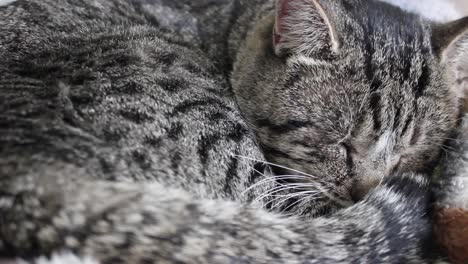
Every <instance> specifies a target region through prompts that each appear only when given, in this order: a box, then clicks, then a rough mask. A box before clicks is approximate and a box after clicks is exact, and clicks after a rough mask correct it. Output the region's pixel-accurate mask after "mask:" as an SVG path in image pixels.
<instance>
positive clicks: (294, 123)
mask: <svg viewBox="0 0 468 264" xmlns="http://www.w3.org/2000/svg"><path fill="white" fill-rule="evenodd" d="M256 125H257V126H259V127H266V128H268V129H269V130H271V131H272V132H275V133H277V134H286V133H289V132H293V131H296V130H299V129H301V128H304V127H311V126H312V125H313V124H312V123H311V122H309V121H299V120H289V121H288V122H286V123H284V124H280V125H277V124H274V123H273V122H271V121H270V120H269V119H266V118H264V119H259V120H257V122H256Z"/></svg>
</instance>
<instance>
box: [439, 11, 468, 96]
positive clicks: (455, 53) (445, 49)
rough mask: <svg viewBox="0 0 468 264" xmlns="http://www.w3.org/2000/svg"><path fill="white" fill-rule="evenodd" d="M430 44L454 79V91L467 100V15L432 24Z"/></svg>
mask: <svg viewBox="0 0 468 264" xmlns="http://www.w3.org/2000/svg"><path fill="white" fill-rule="evenodd" d="M432 45H433V47H434V51H435V52H436V55H438V57H439V59H440V62H441V63H443V64H445V65H447V67H448V70H450V71H451V72H452V73H453V75H452V76H453V77H454V79H455V86H456V87H455V92H457V94H458V96H459V97H460V98H464V99H465V105H466V102H468V100H466V98H467V96H466V95H467V94H468V17H465V18H462V19H459V20H455V21H453V22H449V23H447V24H442V25H435V26H433V32H432Z"/></svg>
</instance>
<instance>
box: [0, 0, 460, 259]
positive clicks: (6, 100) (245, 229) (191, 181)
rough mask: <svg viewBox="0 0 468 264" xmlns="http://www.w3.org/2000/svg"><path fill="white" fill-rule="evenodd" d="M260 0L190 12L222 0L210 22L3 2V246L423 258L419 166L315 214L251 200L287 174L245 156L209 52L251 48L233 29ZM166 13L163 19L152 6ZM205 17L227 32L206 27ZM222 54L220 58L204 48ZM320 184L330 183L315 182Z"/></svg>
mask: <svg viewBox="0 0 468 264" xmlns="http://www.w3.org/2000/svg"><path fill="white" fill-rule="evenodd" d="M169 2H170V1H169ZM205 2H206V3H205V4H211V5H213V6H216V3H215V2H212V1H205ZM262 2H263V1H240V2H237V1H234V2H229V3H227V6H223V5H220V6H219V9H216V8H213V9H212V10H211V11H210V12H208V13H207V14H204V15H205V16H200V17H201V18H200V21H203V23H208V22H207V21H208V20H209V19H208V18H207V17H208V15H212V14H213V13H216V12H218V11H219V12H220V13H222V14H226V13H228V14H230V16H231V18H230V19H228V21H224V20H223V21H221V22H219V23H218V21H217V20H216V19H214V20H213V21H212V24H210V25H207V26H206V27H207V29H206V28H205V29H203V28H201V27H200V24H198V23H200V21H198V20H197V19H195V18H194V19H193V20H190V19H189V20H188V21H189V22H187V23H188V24H183V23H182V22H181V21H184V20H182V19H181V17H184V15H187V14H190V12H193V10H195V13H196V12H199V13H204V12H202V11H199V10H197V8H194V9H193V10H189V11H190V12H189V11H187V10H185V9H184V8H183V7H184V5H182V4H181V6H177V4H174V3H173V4H170V3H169V4H167V5H163V3H159V2H158V3H153V4H154V6H153V7H152V6H151V4H149V3H147V2H145V1H123V0H122V1H105V0H100V1H95V0H93V1H91V0H81V1H76V0H70V1H60V2H58V1H43V0H41V1H17V2H14V3H12V4H10V5H7V6H3V7H0V26H1V28H2V31H0V57H1V59H2V64H1V65H0V90H1V94H0V101H1V103H0V107H1V114H0V123H1V124H2V125H1V130H0V133H1V135H0V144H1V145H2V148H1V150H0V214H1V219H0V220H1V221H0V254H1V256H5V257H23V258H31V259H34V258H35V257H38V256H40V255H47V254H51V253H53V252H60V251H72V252H74V253H75V254H77V255H79V256H90V257H92V258H94V259H96V260H97V261H98V262H100V263H355V262H385V263H403V262H404V263H421V262H422V261H430V260H433V259H434V256H433V255H432V253H435V252H436V251H434V250H432V248H431V247H432V246H433V244H432V242H431V241H432V234H431V226H430V221H429V215H428V214H427V212H428V210H429V201H428V200H429V192H428V182H427V179H426V177H424V176H423V175H422V174H418V173H412V172H405V173H396V174H390V176H391V177H386V178H385V179H383V180H382V183H381V184H380V185H379V186H378V187H376V188H375V189H373V190H371V192H370V194H369V195H368V196H367V197H366V198H364V200H362V201H360V202H358V203H356V204H354V205H352V206H351V207H349V208H347V209H344V210H341V211H339V212H337V213H334V214H332V215H329V216H323V217H320V218H315V219H302V218H296V217H289V218H286V217H284V216H283V215H281V214H279V213H271V212H267V211H266V210H265V209H264V208H262V207H267V208H270V209H272V210H274V209H278V208H271V207H272V204H275V203H277V202H278V197H277V196H275V194H274V193H271V190H273V189H272V188H277V187H281V186H282V185H283V183H282V182H281V181H280V182H277V181H274V180H272V179H274V178H271V177H270V176H269V170H268V168H267V167H266V166H263V165H262V163H261V162H260V163H258V162H256V161H257V160H263V159H264V157H263V154H262V152H261V151H260V149H259V147H258V146H257V143H256V140H255V136H254V134H253V133H252V132H251V130H250V129H249V126H248V125H247V124H246V122H245V121H243V118H242V117H241V114H240V112H239V111H238V110H237V106H236V103H235V102H234V96H233V94H232V92H231V91H230V89H228V87H229V84H228V82H227V79H226V78H225V75H224V71H223V70H218V69H216V68H215V65H230V64H231V62H234V61H236V60H235V59H233V58H235V57H237V54H241V53H242V50H244V51H245V50H248V48H247V49H246V48H245V46H244V44H243V43H244V42H245V41H244V37H245V36H246V35H249V34H250V36H251V34H252V33H248V32H255V31H256V29H257V28H258V27H257V26H256V23H257V22H258V21H262V20H263V17H262V16H261V15H260V14H265V16H267V15H268V14H269V13H270V12H272V8H273V6H274V5H273V4H274V3H273V1H267V2H266V4H265V5H264V6H263V5H262ZM218 4H219V2H218ZM172 5H175V7H174V6H172ZM200 6H201V7H200V9H201V8H203V6H204V5H203V4H202V3H200ZM177 10H179V11H177ZM230 10H237V11H236V12H230ZM171 12H174V13H171ZM178 12H180V13H178ZM223 12H224V13H223ZM163 14H164V15H167V17H172V18H175V19H174V20H170V19H167V20H165V19H162V18H161V19H159V20H158V17H162V15H163ZM254 14H256V15H257V16H260V18H259V19H254V18H255V17H256V16H254ZM217 19H218V20H221V19H219V18H217ZM270 22H271V20H270ZM181 23H182V24H181ZM191 23H192V24H191ZM216 25H219V26H220V27H222V28H223V29H226V32H224V33H223V34H219V35H217V34H215V33H214V31H213V30H211V29H214V28H216ZM174 28H175V29H176V30H174ZM229 29H230V30H229ZM222 31H223V30H222ZM265 32H267V31H265ZM228 33H229V36H230V38H229V41H227V42H229V43H224V41H226V40H227V36H228ZM247 33H248V34H247ZM270 33H271V32H270ZM213 38H214V39H215V41H213V43H211V44H210V41H212V40H213ZM246 43H248V41H247V42H246ZM247 45H248V44H247ZM228 50H229V52H228ZM220 54H230V55H229V57H230V58H232V60H231V62H229V61H228V62H226V63H224V62H223V60H215V59H213V58H214V57H218V56H221V55H220ZM235 68H236V71H239V65H237V66H235ZM234 75H236V73H234ZM239 80H240V79H239ZM234 86H236V85H234ZM243 103H245V102H240V104H241V105H242V104H243ZM243 114H244V115H245V116H246V117H249V113H248V111H245V112H244V113H243ZM450 118H452V113H450ZM248 120H249V121H251V119H250V118H248ZM252 125H253V126H255V124H252ZM445 130H446V129H443V131H444V133H445ZM257 132H258V131H257ZM259 139H260V141H261V143H264V140H263V139H262V137H261V136H259ZM431 155H432V154H431ZM434 155H435V154H434ZM286 165H290V164H287V163H286ZM292 167H293V168H294V166H292ZM297 169H300V170H302V169H303V168H301V167H297ZM297 174H299V175H293V176H295V177H296V178H300V177H304V176H307V175H305V174H301V173H297ZM284 177H286V176H284ZM256 183H257V184H256ZM255 184H256V185H255ZM289 184H290V183H289ZM252 185H254V188H249V187H251V186H252ZM263 194H269V195H263ZM319 195H322V196H323V197H322V198H323V199H327V196H326V195H327V192H322V193H319ZM284 197H286V198H288V196H284ZM280 198H281V197H280ZM328 198H330V197H328ZM348 198H349V197H348ZM252 200H256V201H257V202H256V203H253V204H252V203H250V202H251V201H252ZM282 200H283V199H281V200H280V201H282ZM329 200H330V201H332V202H333V199H329ZM290 205H291V208H296V207H297V208H307V206H304V205H302V204H290ZM294 206H296V207H294ZM337 206H341V204H340V205H336V204H332V206H331V208H329V209H330V210H323V211H319V212H314V213H311V212H310V211H309V212H308V213H305V214H304V215H314V214H316V213H323V212H326V211H328V212H329V211H334V210H336V209H338V208H337ZM279 209H280V210H287V209H290V208H279ZM292 211H293V212H294V210H292ZM298 211H299V212H302V211H301V210H298ZM299 214H300V213H299Z"/></svg>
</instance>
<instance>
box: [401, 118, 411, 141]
mask: <svg viewBox="0 0 468 264" xmlns="http://www.w3.org/2000/svg"><path fill="white" fill-rule="evenodd" d="M411 121H413V115H409V116H408V118H407V119H406V122H405V126H403V130H402V131H401V135H402V136H404V135H405V134H406V132H407V131H408V128H409V126H410V124H411Z"/></svg>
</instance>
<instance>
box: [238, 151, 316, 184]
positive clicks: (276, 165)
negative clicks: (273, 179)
mask: <svg viewBox="0 0 468 264" xmlns="http://www.w3.org/2000/svg"><path fill="white" fill-rule="evenodd" d="M232 155H233V156H237V157H240V158H243V159H247V160H251V161H255V162H262V163H264V164H267V165H271V166H274V167H278V168H281V169H285V170H290V171H293V172H296V173H299V174H301V175H304V176H308V177H311V178H318V177H316V176H313V175H310V174H307V173H305V172H302V171H298V170H295V169H292V168H288V167H285V166H282V165H279V164H275V163H271V162H268V161H262V160H257V159H254V158H249V157H245V156H241V155H236V154H232Z"/></svg>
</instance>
